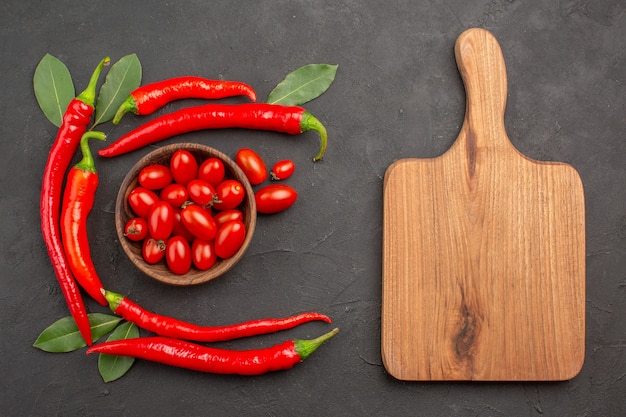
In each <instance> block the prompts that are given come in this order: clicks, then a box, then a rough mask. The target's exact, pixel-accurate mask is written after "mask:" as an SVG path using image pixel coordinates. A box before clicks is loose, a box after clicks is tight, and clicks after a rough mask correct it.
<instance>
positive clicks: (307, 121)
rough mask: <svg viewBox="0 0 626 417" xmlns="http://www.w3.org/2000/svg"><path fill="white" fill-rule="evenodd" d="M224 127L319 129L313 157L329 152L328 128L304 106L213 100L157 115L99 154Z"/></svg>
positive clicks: (294, 132) (117, 152)
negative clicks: (327, 147) (223, 102)
mask: <svg viewBox="0 0 626 417" xmlns="http://www.w3.org/2000/svg"><path fill="white" fill-rule="evenodd" d="M224 128H243V129H257V130H271V131H275V132H282V133H288V134H291V135H298V134H300V133H304V132H306V131H309V130H315V131H317V132H318V134H319V136H320V149H319V151H318V153H317V155H316V156H315V158H313V160H314V161H318V160H320V159H322V157H323V156H324V152H325V151H326V142H327V138H328V134H327V132H326V128H325V127H324V125H323V124H322V123H321V122H320V121H319V120H318V119H317V118H315V117H314V116H313V115H312V114H311V113H309V112H308V111H306V110H305V109H304V108H302V107H300V106H284V105H281V104H267V103H242V104H216V103H210V104H205V105H202V106H194V107H188V108H184V109H181V110H178V111H175V112H172V113H168V114H164V115H162V116H160V117H157V118H156V119H154V120H151V121H149V122H147V123H145V124H144V125H142V126H139V127H138V128H136V129H134V130H132V131H130V132H128V133H127V134H125V135H124V136H122V137H120V138H119V139H118V140H117V141H115V142H113V143H112V144H110V145H109V146H107V147H105V148H103V149H100V150H99V151H98V155H100V156H104V157H112V156H118V155H122V154H125V153H127V152H131V151H134V150H136V149H139V148H143V147H144V146H147V145H150V144H153V143H156V142H159V141H162V140H165V139H168V138H171V137H173V136H177V135H182V134H184V133H189V132H193V131H197V130H204V129H224Z"/></svg>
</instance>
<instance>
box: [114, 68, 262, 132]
mask: <svg viewBox="0 0 626 417" xmlns="http://www.w3.org/2000/svg"><path fill="white" fill-rule="evenodd" d="M233 96H247V97H248V98H249V99H250V100H252V101H256V92H255V91H254V89H253V88H252V87H250V86H249V85H248V84H245V83H242V82H238V81H221V80H209V79H206V78H202V77H194V76H184V77H176V78H171V79H168V80H163V81H159V82H156V83H152V84H147V85H144V86H141V87H139V88H137V89H136V90H134V91H133V92H132V93H130V96H129V97H128V98H127V99H126V100H125V101H124V102H123V103H122V104H121V105H120V107H119V109H118V110H117V113H115V116H114V117H113V121H112V122H113V124H114V125H116V124H118V123H119V122H120V120H121V119H122V117H123V116H124V114H126V113H127V112H131V113H134V114H137V115H140V116H146V115H148V114H152V113H154V112H155V111H157V110H158V109H160V108H162V107H163V106H165V105H166V104H168V103H170V102H172V101H175V100H182V99H187V98H198V99H208V100H211V99H220V98H226V97H233Z"/></svg>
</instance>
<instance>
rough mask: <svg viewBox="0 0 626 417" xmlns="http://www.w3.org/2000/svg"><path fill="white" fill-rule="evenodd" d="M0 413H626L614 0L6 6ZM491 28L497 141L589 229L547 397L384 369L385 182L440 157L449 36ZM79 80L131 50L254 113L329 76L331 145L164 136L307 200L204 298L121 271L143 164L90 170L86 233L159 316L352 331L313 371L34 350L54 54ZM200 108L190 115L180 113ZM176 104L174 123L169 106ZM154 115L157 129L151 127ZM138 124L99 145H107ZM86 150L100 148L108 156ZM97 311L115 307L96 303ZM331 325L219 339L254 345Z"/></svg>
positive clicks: (620, 28) (269, 223)
mask: <svg viewBox="0 0 626 417" xmlns="http://www.w3.org/2000/svg"><path fill="white" fill-rule="evenodd" d="M0 10H1V13H0V39H1V41H2V49H1V51H2V52H1V54H2V59H1V60H0V76H1V80H2V91H3V94H2V100H1V101H0V116H1V120H2V124H1V125H0V132H1V133H0V146H1V147H2V148H1V150H0V158H1V161H0V166H1V170H0V172H1V173H2V180H1V184H2V193H1V194H0V213H1V219H2V220H1V221H2V233H3V237H2V240H1V242H2V243H1V245H2V249H1V250H0V253H2V259H3V261H2V276H1V280H0V323H1V326H2V335H1V336H0V339H1V342H0V343H1V347H2V348H1V350H0V374H1V375H2V377H1V378H0V381H1V382H0V399H1V401H0V415H2V416H138V415H143V416H171V415H181V416H200V415H212V416H218V415H219V416H222V415H223V416H233V415H238V416H253V415H254V416H256V415H271V416H293V415H333V416H352V415H376V416H378V415H389V416H392V415H398V416H399V415H423V416H474V415H476V416H478V415H480V416H534V415H548V416H557V415H558V416H564V415H567V416H617V415H624V413H626V400H625V397H624V392H626V320H624V317H626V272H625V271H626V256H625V255H626V187H625V184H626V164H625V162H624V161H625V158H626V136H625V133H624V132H625V128H626V90H625V83H626V63H625V61H624V58H625V55H626V54H625V52H624V47H625V45H626V42H625V41H626V13H625V6H624V2H623V1H622V0H603V1H598V2H585V1H579V0H566V1H545V2H539V1H536V2H531V1H512V0H506V1H504V0H469V1H467V0H449V1H445V2H411V1H385V2H381V1H372V0H368V1H362V2H356V1H348V2H338V1H321V2H305V1H292V2H290V1H274V2H230V1H210V2H205V1H187V2H175V1H172V2H160V3H159V2H146V1H118V0H115V1H107V2H78V1H74V2H72V1H54V2H34V1H24V0H20V1H16V0H8V1H5V2H4V3H3V6H2V7H1V8H0ZM470 27H483V28H486V29H488V30H490V31H491V32H493V33H494V34H495V36H496V37H497V39H498V40H499V42H500V44H501V46H502V49H503V52H504V57H505V61H506V63H507V72H508V80H509V93H508V106H507V110H506V126H507V131H508V134H509V136H510V137H511V140H512V142H513V143H514V145H515V146H516V147H517V148H518V149H519V150H520V151H521V152H522V153H524V154H525V155H527V156H529V157H531V158H534V159H539V160H549V161H563V162H567V163H569V164H571V165H573V166H574V167H575V168H576V169H577V170H578V172H579V173H580V175H581V177H582V180H583V183H584V187H585V201H586V216H587V217H586V218H587V225H586V231H587V246H586V253H587V274H586V277H587V295H586V299H587V304H586V307H587V310H586V323H587V324H586V331H587V332H586V341H587V344H586V357H585V364H584V366H583V369H582V371H581V372H580V374H579V375H577V376H576V377H575V378H574V379H572V380H570V381H565V382H555V383H480V384H476V383H407V382H400V381H397V380H395V379H394V378H393V377H391V376H390V375H388V374H387V373H386V371H385V369H384V367H383V365H382V362H381V353H380V319H381V245H382V242H381V239H382V238H381V235H382V234H381V228H382V201H383V199H382V183H383V175H384V173H385V170H386V168H387V167H388V166H389V165H390V164H391V163H392V162H393V161H394V160H396V159H399V158H404V157H433V156H437V155H440V154H442V153H443V152H444V151H445V150H447V149H448V148H449V147H450V145H451V144H452V143H453V141H454V140H455V138H456V135H457V133H458V131H459V128H460V125H461V121H462V118H463V112H464V106H465V101H464V100H465V96H464V90H463V85H462V82H461V79H460V77H459V74H458V71H457V68H456V64H455V61H454V56H453V45H454V41H455V39H456V37H457V36H458V35H459V34H460V33H461V32H462V31H464V30H465V29H467V28H470ZM46 53H51V54H52V55H54V56H56V57H58V58H59V59H61V60H62V61H63V62H64V63H65V64H66V65H67V66H68V68H69V70H70V72H71V74H72V77H73V79H74V82H75V84H76V88H77V91H79V90H82V88H84V86H85V84H86V82H87V79H88V77H89V74H90V73H91V71H92V69H93V67H94V66H95V64H96V63H97V62H98V61H99V60H100V59H101V58H102V57H103V56H105V55H110V56H111V58H112V59H113V61H116V60H118V59H119V58H121V57H122V56H124V55H127V54H130V53H136V54H137V56H138V57H139V59H140V61H141V64H142V68H143V82H144V83H147V82H153V81H157V80H161V79H164V78H169V77H173V76H178V75H185V74H190V75H203V76H207V77H209V78H221V79H235V80H241V81H245V82H247V83H249V84H251V85H252V86H253V87H254V88H255V89H256V90H257V92H258V94H259V96H260V99H261V100H264V99H265V98H266V97H267V94H268V93H269V92H270V91H271V89H272V88H273V87H274V86H275V85H276V84H277V83H278V82H279V81H280V80H282V79H283V77H284V76H285V75H286V74H287V73H289V72H290V71H292V70H294V69H296V68H298V67H300V66H302V65H305V64H310V63H327V64H338V65H339V69H338V72H337V77H336V80H335V82H334V84H333V85H332V86H331V88H330V89H329V90H328V91H327V92H326V93H324V94H323V95H322V96H321V97H319V98H317V99H315V100H314V101H312V102H310V103H308V104H307V108H308V109H309V110H310V111H311V112H312V113H313V114H315V115H317V116H318V117H319V118H320V119H321V120H322V121H323V122H324V123H325V124H326V126H327V128H328V131H329V146H328V151H327V154H326V158H325V159H324V160H323V161H322V162H319V163H316V164H313V163H312V162H311V161H310V158H311V157H312V156H313V155H314V154H315V152H316V151H317V137H316V135H315V134H314V133H307V134H305V135H302V136H300V137H290V136H286V135H281V134H275V133H269V132H264V133H260V132H252V131H239V130H229V131H211V132H198V133H193V134H188V135H185V136H184V137H177V138H173V139H171V140H169V141H168V143H173V142H177V141H178V142H181V141H192V142H200V143H205V144H208V145H211V146H213V147H215V148H217V149H219V150H221V151H222V152H225V153H227V154H229V155H231V156H232V155H234V153H235V151H236V150H237V149H239V148H240V147H244V146H247V147H252V148H253V149H255V150H257V152H259V153H260V154H261V155H262V156H263V157H264V158H266V159H267V160H268V161H276V160H278V159H282V158H291V159H293V160H294V161H295V162H296V164H297V172H296V175H294V177H292V178H291V179H290V180H289V183H290V184H291V185H292V186H294V187H295V188H296V189H297V190H298V191H299V193H300V198H299V200H298V202H297V203H296V205H295V206H294V207H292V208H291V209H290V210H288V211H287V212H284V213H281V214H279V215H275V216H264V217H261V218H259V220H258V223H257V229H256V233H255V235H254V239H253V241H252V245H251V247H250V248H249V250H248V252H247V254H246V256H245V258H244V259H243V260H242V261H241V262H240V264H239V265H237V266H236V268H235V269H233V270H232V271H231V272H229V273H228V274H227V275H226V276H224V277H222V278H220V279H218V280H216V281H213V282H211V283H208V284H206V285H202V286H198V287H193V288H189V287H187V288H174V287H170V286H166V285H163V284H160V283H157V282H155V281H152V280H150V279H148V278H147V277H146V276H144V275H143V274H142V273H141V272H140V271H139V270H138V269H136V268H135V267H134V266H133V265H132V264H131V263H130V262H129V260H128V259H127V258H126V256H125V255H124V253H123V252H122V249H121V247H120V245H119V242H118V241H117V237H116V233H115V229H114V215H113V208H114V200H115V197H116V194H117V190H118V187H119V185H120V183H121V181H122V178H123V177H124V175H125V173H126V172H127V170H128V169H129V168H130V167H131V166H132V165H133V164H134V163H135V162H136V161H137V160H138V159H139V158H140V157H141V156H143V155H144V154H145V153H147V152H148V151H149V150H150V149H142V150H140V151H136V152H133V153H131V154H128V155H125V156H122V157H119V158H115V159H107V160H104V159H102V158H98V159H97V160H96V163H97V167H98V169H99V172H100V175H101V178H102V184H101V186H100V188H99V189H98V191H97V194H96V203H95V207H94V210H93V213H92V214H91V216H90V218H89V236H90V240H91V245H92V251H93V257H94V262H95V264H96V267H97V269H98V272H99V273H100V275H101V277H102V280H103V281H104V283H105V286H106V287H107V288H110V289H112V290H114V291H117V292H121V293H124V294H126V295H129V296H131V297H132V298H133V299H134V300H135V301H137V302H139V303H140V304H142V305H144V306H145V307H147V308H149V309H152V310H154V311H157V312H159V313H163V314H168V315H172V316H176V317H179V318H185V319H189V320H193V321H196V322H201V323H210V324H226V323H234V322H238V321H243V320H248V319H254V318H261V317H271V316H282V315H288V314H292V313H295V312H299V311H304V310H318V311H320V312H324V313H326V314H328V315H330V316H331V317H332V318H333V319H334V324H335V325H337V326H338V327H340V328H341V332H340V333H339V335H338V336H337V337H336V338H334V339H333V340H331V341H330V342H329V343H328V344H326V345H324V346H323V347H322V348H320V349H319V350H318V351H317V352H316V353H315V354H314V355H313V356H311V357H310V358H309V359H308V360H307V361H305V362H304V363H302V364H299V365H298V366H296V367H295V368H293V369H292V370H290V371H286V372H278V373H272V374H268V375H264V376H258V377H240V376H219V375H210V374H201V373H197V372H192V371H187V370H182V369H177V368H171V367H167V366H164V365H158V364H154V363H149V362H145V361H137V362H136V363H135V365H134V366H133V368H132V369H131V370H130V371H129V372H128V373H127V374H126V375H125V376H123V377H122V378H121V379H119V380H117V381H114V382H111V383H106V384H105V383H104V382H103V381H102V379H101V378H100V376H99V373H98V369H97V357H96V356H95V355H92V356H86V355H85V351H84V349H81V350H78V351H75V352H72V353H65V354H53V353H46V352H43V351H40V350H37V349H35V348H33V347H32V344H33V342H34V340H35V339H36V337H37V336H38V334H39V333H40V332H41V331H42V330H43V329H44V328H45V327H47V326H48V325H50V324H51V323H53V322H54V321H55V320H57V319H59V318H61V317H64V316H66V315H67V314H68V312H67V307H66V305H65V303H64V300H63V297H62V295H61V293H60V291H59V288H58V284H57V282H56V279H55V277H54V274H53V271H52V267H51V264H50V260H49V259H48V257H47V253H46V249H45V246H44V243H43V240H42V237H41V231H40V226H39V215H38V213H39V212H38V210H39V207H38V197H39V191H40V185H41V177H42V171H43V167H44V165H45V161H46V158H47V154H48V150H49V149H50V145H51V144H52V141H53V139H54V136H55V133H56V128H55V127H54V126H53V125H52V124H51V123H50V122H49V121H48V120H47V119H46V118H45V117H44V116H43V114H42V113H41V111H40V110H39V107H38V105H37V102H36V100H35V96H34V94H33V73H34V70H35V67H36V65H37V63H38V62H39V60H40V59H41V58H42V57H43V56H44V55H45V54H46ZM186 104H188V103H186ZM183 105H185V104H182V103H178V104H175V105H172V106H171V107H170V108H168V109H166V110H163V111H162V112H165V111H170V110H171V109H174V108H178V107H180V106H183ZM144 120H145V119H144ZM144 120H142V119H140V118H137V117H131V116H127V117H126V118H125V119H124V120H123V122H122V123H121V124H120V125H119V126H113V125H111V124H106V125H103V126H102V129H103V130H104V131H105V132H106V133H107V134H108V135H109V138H110V140H113V139H115V138H117V137H119V136H120V135H121V134H122V133H124V132H126V131H128V130H129V129H131V128H133V127H135V126H138V125H139V124H140V123H141V122H143V121H144ZM92 146H93V147H94V148H96V149H97V148H99V147H102V146H103V145H102V144H100V143H97V144H93V145H92ZM87 304H88V308H89V311H91V312H103V313H105V312H108V310H107V309H105V308H104V307H101V306H99V305H97V304H95V303H94V302H91V301H89V302H87ZM329 326H330V325H327V324H323V323H311V324H307V325H305V326H302V327H299V328H297V329H293V330H291V331H289V332H285V333H281V334H277V335H268V336H263V337H259V338H254V339H246V340H243V341H238V342H231V343H228V344H225V346H227V347H231V348H237V349H238V348H246V347H264V346H269V345H271V344H273V343H276V342H278V341H282V340H283V339H286V338H308V337H312V336H316V335H318V334H321V333H322V332H324V331H326V330H328V329H329Z"/></svg>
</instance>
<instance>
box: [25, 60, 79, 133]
mask: <svg viewBox="0 0 626 417" xmlns="http://www.w3.org/2000/svg"><path fill="white" fill-rule="evenodd" d="M33 89H34V90H35V97H36V98H37V103H38V104H39V107H40V108H41V110H42V111H43V114H44V115H45V116H46V117H47V118H48V120H50V121H51V122H52V123H53V124H54V125H55V126H57V127H59V126H61V123H62V122H63V113H65V110H66V109H67V106H68V104H69V103H70V101H72V99H73V98H74V96H75V95H76V92H75V89H74V82H73V81H72V76H71V74H70V71H69V70H68V69H67V67H66V66H65V64H64V63H63V62H61V61H60V60H59V59H58V58H56V57H54V56H52V55H50V54H46V55H44V57H43V58H41V61H39V64H37V67H36V68H35V74H34V76H33Z"/></svg>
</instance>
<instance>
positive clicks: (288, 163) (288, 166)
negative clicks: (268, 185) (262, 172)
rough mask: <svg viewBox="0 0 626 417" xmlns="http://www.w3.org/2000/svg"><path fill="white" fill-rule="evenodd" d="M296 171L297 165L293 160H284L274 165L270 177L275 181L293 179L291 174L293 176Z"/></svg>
mask: <svg viewBox="0 0 626 417" xmlns="http://www.w3.org/2000/svg"><path fill="white" fill-rule="evenodd" d="M295 169H296V165H295V164H294V163H293V161H292V160H289V159H284V160H282V161H278V162H276V163H275V164H274V166H273V167H272V171H271V172H270V177H271V178H272V180H273V181H280V180H285V179H287V178H289V177H291V174H293V171H294V170H295Z"/></svg>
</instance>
